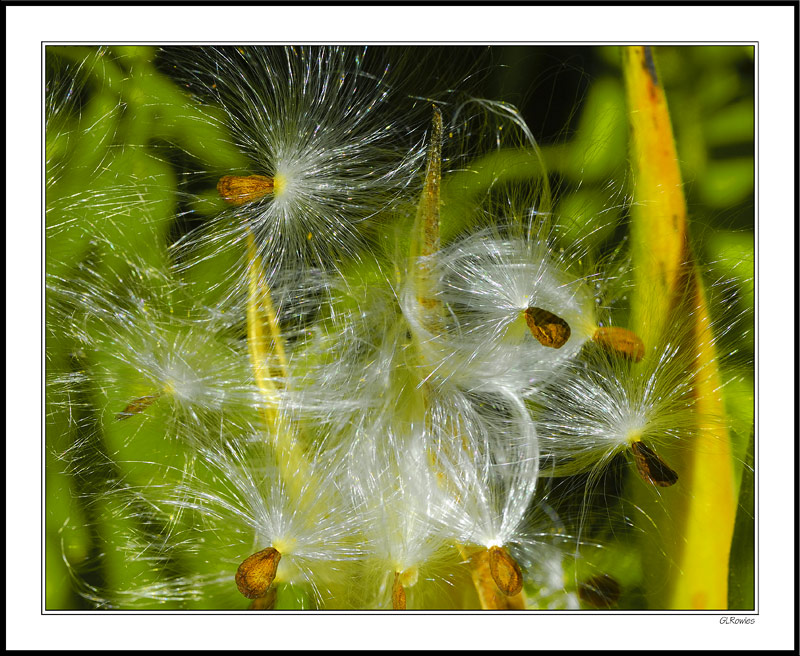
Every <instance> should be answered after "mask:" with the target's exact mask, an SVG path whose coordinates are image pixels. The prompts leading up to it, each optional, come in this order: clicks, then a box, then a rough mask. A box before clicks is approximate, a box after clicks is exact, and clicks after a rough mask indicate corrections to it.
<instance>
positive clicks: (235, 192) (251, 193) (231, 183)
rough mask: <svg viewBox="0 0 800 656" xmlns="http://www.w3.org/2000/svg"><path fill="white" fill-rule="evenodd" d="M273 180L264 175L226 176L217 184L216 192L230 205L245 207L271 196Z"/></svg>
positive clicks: (273, 187) (273, 185)
mask: <svg viewBox="0 0 800 656" xmlns="http://www.w3.org/2000/svg"><path fill="white" fill-rule="evenodd" d="M274 189H275V180H274V179H273V178H268V177H267V176H265V175H244V176H240V175H226V176H223V177H222V178H220V180H219V182H218V183H217V191H218V192H219V195H220V196H222V198H223V200H225V202H227V203H230V204H231V205H245V204H246V203H252V202H253V201H256V200H258V199H259V198H263V197H264V196H266V195H267V194H271V193H272V192H273V190H274Z"/></svg>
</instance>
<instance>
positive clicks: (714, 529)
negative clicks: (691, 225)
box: [622, 46, 736, 609]
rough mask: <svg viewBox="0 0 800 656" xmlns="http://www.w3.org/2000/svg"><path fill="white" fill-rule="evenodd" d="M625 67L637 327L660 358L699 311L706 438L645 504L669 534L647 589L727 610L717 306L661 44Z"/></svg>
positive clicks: (629, 58)
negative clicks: (695, 250) (692, 242)
mask: <svg viewBox="0 0 800 656" xmlns="http://www.w3.org/2000/svg"><path fill="white" fill-rule="evenodd" d="M622 63H623V73H624V77H625V85H626V94H627V101H628V110H629V118H630V128H631V145H630V154H631V161H632V167H633V185H634V189H633V192H634V204H633V207H632V210H631V215H632V216H631V243H632V255H633V262H634V279H635V283H636V289H637V292H636V294H635V297H634V301H633V306H632V326H633V327H634V330H635V331H636V332H637V334H638V335H640V336H641V337H642V339H643V341H644V344H645V348H646V355H645V357H655V354H654V353H652V350H653V349H654V348H656V347H657V345H658V344H659V343H661V344H663V343H664V341H663V339H662V338H663V336H664V335H666V332H665V331H668V330H669V329H670V327H671V324H672V323H673V322H674V321H675V319H676V317H677V316H679V315H680V316H691V317H692V322H693V324H694V325H693V330H692V331H691V335H690V336H689V340H690V343H688V344H686V346H687V347H688V348H690V349H691V352H692V355H693V359H692V361H693V368H694V371H693V372H692V371H690V372H687V375H691V376H693V394H694V397H695V408H696V410H697V413H696V416H697V428H698V430H697V437H696V438H694V440H693V442H692V443H691V444H688V445H687V446H688V448H686V449H684V450H682V451H680V452H676V454H675V456H676V458H677V459H676V460H674V461H673V460H670V462H671V464H673V465H674V467H675V469H676V470H677V471H678V473H679V474H680V480H679V482H678V483H677V485H675V486H674V487H672V488H669V489H668V490H665V491H664V492H662V493H661V495H660V496H659V497H657V498H655V497H654V495H652V494H650V495H649V496H647V497H646V498H645V497H643V498H642V499H641V500H640V506H641V509H642V510H643V512H644V513H645V515H646V516H647V518H648V520H649V521H650V522H652V523H653V524H654V526H652V527H651V528H650V529H649V530H650V531H652V530H655V531H656V532H657V534H658V535H659V536H660V538H661V540H662V544H661V545H660V549H657V550H652V549H650V550H648V551H649V552H651V553H652V552H654V551H657V555H651V556H650V558H652V562H648V563H646V564H645V567H646V571H647V572H648V576H649V580H650V581H652V585H651V586H648V592H647V594H648V598H649V604H650V606H651V607H653V608H667V609H701V608H705V609H724V608H727V599H728V593H727V590H728V556H729V551H730V545H731V539H732V537H733V526H734V520H735V516H736V498H735V494H734V476H733V474H734V472H733V464H732V453H731V444H730V439H729V435H728V430H727V428H726V427H725V425H724V421H721V418H723V417H724V408H723V404H722V398H721V394H720V375H719V371H718V368H717V360H716V354H715V350H714V342H713V335H712V332H711V324H710V319H709V314H708V306H707V302H706V296H705V292H704V290H703V286H702V281H701V279H700V275H699V272H698V271H697V268H696V266H695V264H694V259H693V256H692V252H691V249H690V247H689V240H688V232H687V211H686V201H685V199H684V195H683V184H682V181H681V174H680V168H679V165H678V156H677V152H676V148H675V141H674V138H673V134H672V126H671V123H670V118H669V111H668V109H667V102H666V97H665V94H664V89H663V87H662V86H661V84H660V82H659V79H658V74H657V71H656V67H655V61H654V59H653V53H652V50H651V49H650V48H647V47H641V46H636V47H624V48H622ZM678 488H680V493H679V490H678ZM665 582H666V583H667V584H666V585H665Z"/></svg>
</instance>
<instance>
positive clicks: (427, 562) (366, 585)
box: [349, 429, 459, 609]
mask: <svg viewBox="0 0 800 656" xmlns="http://www.w3.org/2000/svg"><path fill="white" fill-rule="evenodd" d="M369 437H371V438H372V440H371V442H372V443H370V441H368V438H367V439H363V440H358V438H356V439H357V441H358V447H357V449H355V450H354V451H353V452H352V453H351V454H350V455H351V457H354V458H358V459H359V460H360V463H359V465H361V467H353V468H349V469H350V470H351V471H352V472H353V475H352V476H351V480H352V487H351V494H353V496H354V501H355V503H356V505H357V508H358V512H359V513H360V514H361V515H362V517H363V524H364V534H363V537H362V539H363V544H364V556H363V561H362V567H363V579H364V581H363V585H362V586H360V588H359V590H358V591H357V592H358V595H360V596H361V599H360V600H359V601H358V602H357V605H358V606H360V607H364V606H366V607H371V608H391V607H392V603H391V600H392V590H393V586H394V585H395V578H397V583H398V584H400V585H402V586H403V590H404V595H406V596H407V599H408V608H410V609H415V608H416V609H420V608H430V607H437V604H438V605H442V604H444V603H446V602H445V601H444V600H445V599H446V597H447V593H448V590H447V587H449V586H451V585H452V577H453V575H454V573H455V572H456V571H457V569H458V566H459V559H458V553H457V551H456V550H455V547H454V545H453V543H452V540H451V539H450V533H449V531H448V529H447V527H446V526H444V525H442V524H441V522H440V521H439V520H438V519H437V518H436V517H435V514H436V509H437V507H438V506H439V504H440V503H441V500H442V498H443V492H442V490H441V488H440V487H439V484H438V481H437V477H436V474H435V473H434V471H433V470H432V469H431V463H430V457H429V454H428V453H427V451H426V449H425V445H424V442H423V440H422V439H421V438H422V436H421V435H417V436H405V437H404V438H397V437H396V436H395V435H393V434H392V433H391V429H390V430H389V432H388V433H386V434H383V435H380V434H375V435H371V436H369ZM362 467H363V468H362Z"/></svg>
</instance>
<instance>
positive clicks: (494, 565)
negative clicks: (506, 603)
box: [489, 547, 522, 597]
mask: <svg viewBox="0 0 800 656" xmlns="http://www.w3.org/2000/svg"><path fill="white" fill-rule="evenodd" d="M489 571H490V572H491V573H492V578H493V579H494V582H495V585H496V586H497V587H498V588H499V590H500V592H502V593H503V594H504V595H506V596H508V597H513V596H514V595H517V594H519V593H520V592H521V591H522V570H521V569H520V567H519V565H518V564H517V561H516V560H514V559H513V558H512V557H511V555H510V554H509V553H508V552H507V551H506V550H505V549H503V547H492V548H491V549H489Z"/></svg>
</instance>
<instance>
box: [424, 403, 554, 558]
mask: <svg viewBox="0 0 800 656" xmlns="http://www.w3.org/2000/svg"><path fill="white" fill-rule="evenodd" d="M476 401H477V402H476V403H475V404H474V405H473V407H471V408H467V407H465V406H464V405H462V406H461V408H459V409H458V410H457V411H455V412H454V411H453V410H450V409H449V408H447V407H446V406H445V409H443V410H441V411H440V412H445V413H447V414H448V415H449V416H448V417H446V418H439V417H438V416H437V415H438V414H439V413H437V412H436V410H434V415H433V421H432V426H433V430H434V431H435V433H434V435H433V441H434V444H433V447H432V448H433V455H434V459H435V460H434V467H435V468H436V469H437V471H438V472H439V473H440V474H441V476H442V481H443V487H444V489H445V490H446V491H447V492H448V494H449V498H448V501H447V503H446V504H445V505H443V507H442V508H441V509H439V510H438V511H437V512H438V513H441V514H440V515H439V516H441V517H442V521H443V523H445V524H446V525H447V526H449V527H450V530H451V531H452V532H453V536H454V537H455V538H456V539H457V540H458V541H459V542H460V543H462V544H475V545H480V546H484V547H492V546H503V545H505V544H508V543H511V542H516V541H519V540H520V539H521V537H522V534H523V533H524V528H525V527H524V519H525V516H526V514H527V512H528V510H529V508H530V506H531V502H532V500H533V497H534V493H535V491H536V483H537V479H538V470H539V445H538V438H537V430H536V427H535V426H534V423H533V421H532V419H531V418H530V416H529V415H528V411H527V409H526V408H525V405H524V403H523V402H522V400H521V399H520V398H518V397H515V396H513V395H503V396H502V397H494V398H493V397H485V398H482V399H480V400H476Z"/></svg>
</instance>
